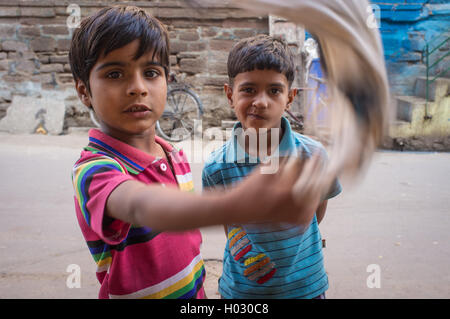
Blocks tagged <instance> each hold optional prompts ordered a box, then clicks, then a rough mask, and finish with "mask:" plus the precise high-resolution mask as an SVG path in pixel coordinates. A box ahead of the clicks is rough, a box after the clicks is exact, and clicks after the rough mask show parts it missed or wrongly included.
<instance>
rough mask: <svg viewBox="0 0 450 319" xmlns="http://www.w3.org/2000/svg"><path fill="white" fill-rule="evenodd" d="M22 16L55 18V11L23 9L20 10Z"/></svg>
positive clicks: (32, 8) (38, 8)
mask: <svg viewBox="0 0 450 319" xmlns="http://www.w3.org/2000/svg"><path fill="white" fill-rule="evenodd" d="M20 15H21V16H22V17H45V18H51V17H54V16H55V15H56V14H55V10H54V9H53V8H51V7H22V8H20Z"/></svg>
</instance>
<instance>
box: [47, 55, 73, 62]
mask: <svg viewBox="0 0 450 319" xmlns="http://www.w3.org/2000/svg"><path fill="white" fill-rule="evenodd" d="M50 63H69V56H68V55H67V54H64V55H51V56H50Z"/></svg>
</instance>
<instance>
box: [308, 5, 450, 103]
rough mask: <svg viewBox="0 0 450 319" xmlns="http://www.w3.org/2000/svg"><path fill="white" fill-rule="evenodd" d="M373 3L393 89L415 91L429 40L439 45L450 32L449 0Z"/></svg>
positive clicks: (422, 73) (438, 53) (445, 64)
mask: <svg viewBox="0 0 450 319" xmlns="http://www.w3.org/2000/svg"><path fill="white" fill-rule="evenodd" d="M371 3H372V5H373V8H372V9H374V12H375V16H376V17H377V20H378V22H379V27H380V33H381V37H382V41H383V46H384V51H385V59H386V66H387V69H388V74H389V82H390V86H391V91H392V93H393V94H397V95H414V83H415V80H416V78H417V77H420V76H425V75H426V67H425V63H424V61H425V60H424V55H423V51H424V49H425V46H426V44H427V43H430V46H431V47H433V46H436V45H437V44H439V43H440V42H441V41H442V40H444V39H445V35H447V36H448V35H450V0H403V1H399V0H381V1H377V0H373V1H371ZM306 37H307V38H308V37H309V34H308V33H306ZM445 49H446V51H445V50H439V51H436V52H435V53H434V54H433V55H432V56H431V57H430V58H431V61H434V60H436V59H437V58H438V57H439V56H442V55H443V54H445V53H446V52H448V51H449V50H450V48H449V42H447V46H446V48H445ZM447 67H449V59H448V58H447V59H446V60H444V61H442V62H441V63H439V64H438V65H437V66H436V67H435V68H434V69H432V70H431V71H432V73H434V74H437V73H438V72H439V71H441V70H443V69H444V68H447ZM446 77H450V74H449V73H447V75H446Z"/></svg>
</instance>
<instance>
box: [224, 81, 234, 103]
mask: <svg viewBox="0 0 450 319" xmlns="http://www.w3.org/2000/svg"><path fill="white" fill-rule="evenodd" d="M223 90H224V91H225V95H226V96H227V99H228V103H229V104H230V106H231V108H233V107H234V106H233V88H232V87H231V86H230V85H229V84H228V83H225V84H224V85H223Z"/></svg>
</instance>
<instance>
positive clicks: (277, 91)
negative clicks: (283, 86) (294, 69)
mask: <svg viewBox="0 0 450 319" xmlns="http://www.w3.org/2000/svg"><path fill="white" fill-rule="evenodd" d="M270 93H272V94H279V93H281V90H280V89H278V88H271V89H270Z"/></svg>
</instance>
